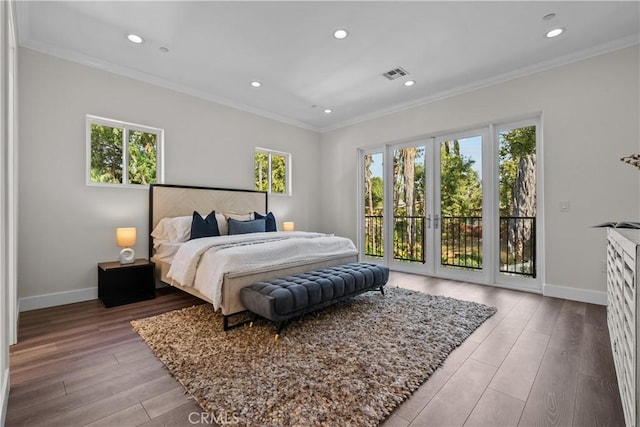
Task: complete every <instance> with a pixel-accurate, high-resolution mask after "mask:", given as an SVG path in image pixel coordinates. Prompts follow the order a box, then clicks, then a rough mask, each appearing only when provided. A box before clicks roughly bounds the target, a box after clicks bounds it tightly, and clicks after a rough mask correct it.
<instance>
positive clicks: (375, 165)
mask: <svg viewBox="0 0 640 427" xmlns="http://www.w3.org/2000/svg"><path fill="white" fill-rule="evenodd" d="M382 159H383V153H373V154H365V155H364V159H363V161H364V168H363V169H364V251H365V252H364V254H365V255H366V256H370V257H376V258H382V257H383V256H384V238H383V236H384V233H383V230H384V223H383V221H384V180H383V171H384V168H383V162H382Z"/></svg>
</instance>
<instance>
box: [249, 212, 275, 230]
mask: <svg viewBox="0 0 640 427" xmlns="http://www.w3.org/2000/svg"><path fill="white" fill-rule="evenodd" d="M253 216H254V217H255V219H263V218H264V231H278V226H277V225H276V217H275V216H273V212H269V213H268V214H266V215H262V214H259V213H258V212H254V213H253Z"/></svg>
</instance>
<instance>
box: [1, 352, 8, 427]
mask: <svg viewBox="0 0 640 427" xmlns="http://www.w3.org/2000/svg"><path fill="white" fill-rule="evenodd" d="M7 363H8V361H7ZM1 392H2V394H1V395H0V399H2V407H1V408H0V409H1V412H0V426H3V425H5V421H6V420H7V405H8V404H9V368H7V369H5V370H4V372H3V373H2V390H1Z"/></svg>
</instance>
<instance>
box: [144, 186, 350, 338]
mask: <svg viewBox="0 0 640 427" xmlns="http://www.w3.org/2000/svg"><path fill="white" fill-rule="evenodd" d="M194 211H197V212H199V213H200V214H203V216H204V215H207V214H208V213H210V212H211V211H216V213H227V214H231V215H232V216H234V214H237V215H238V217H237V219H240V220H243V219H246V218H245V217H244V216H245V215H248V214H250V213H253V212H259V213H263V214H267V213H268V212H269V209H268V196H267V193H265V192H261V191H251V190H236V189H224V188H210V187H194V186H184V185H168V184H153V185H151V186H150V190H149V232H150V236H149V259H150V260H152V261H153V262H154V263H155V264H156V279H157V280H159V281H160V282H162V283H165V284H167V285H169V286H173V287H176V288H178V289H180V290H182V291H185V292H187V293H189V294H191V295H194V296H196V297H198V298H200V299H202V300H204V301H207V302H209V303H212V304H213V305H214V308H216V309H218V308H219V309H220V311H221V313H222V315H223V327H224V329H228V328H230V327H232V326H233V325H230V323H229V319H230V317H231V316H233V315H235V314H238V313H241V312H243V311H245V308H244V307H243V306H242V304H241V302H240V289H242V288H243V287H246V286H249V285H251V284H253V283H256V282H258V281H261V280H270V279H274V278H277V277H284V276H289V275H294V274H299V273H303V272H305V271H309V270H314V269H319V268H324V267H330V266H334V265H339V264H346V263H350V262H356V261H357V260H358V255H357V251H356V250H355V246H353V243H350V245H351V248H347V247H346V245H345V244H344V242H341V241H339V240H338V243H340V245H337V246H336V241H335V240H337V239H342V238H339V237H338V238H333V240H332V238H331V236H329V235H319V233H308V234H306V233H299V232H293V233H289V232H276V233H256V234H255V235H247V239H248V240H249V241H250V242H248V243H245V244H246V245H250V246H251V247H252V248H253V247H256V248H257V247H258V245H257V244H255V243H256V241H258V242H257V243H260V244H262V243H263V242H262V240H273V241H274V242H273V243H272V242H269V244H270V245H277V246H279V247H282V248H284V247H285V245H289V248H291V245H293V244H294V243H293V242H297V241H299V242H300V243H303V244H305V245H306V244H307V243H306V242H307V241H309V242H311V241H313V245H315V246H317V247H314V248H313V250H311V252H310V253H311V254H312V255H310V256H308V257H305V259H296V257H295V256H293V257H290V258H288V259H287V260H279V261H276V260H274V261H270V260H269V261H266V258H265V257H266V256H267V255H265V254H266V253H267V251H262V252H260V254H259V258H261V261H260V262H259V263H258V262H256V263H255V267H251V266H250V267H246V266H245V267H242V268H239V267H229V268H227V269H226V270H225V271H224V274H223V275H222V276H221V277H220V278H219V279H216V281H220V288H219V291H218V293H211V292H210V291H209V287H208V286H207V285H205V283H206V281H207V279H208V277H209V275H210V274H211V271H213V270H220V268H221V267H220V265H221V264H216V262H218V261H217V259H216V258H215V257H219V256H220V255H214V254H213V252H215V251H218V252H219V253H220V254H225V255H226V258H227V260H232V261H233V262H236V263H239V258H242V256H240V255H238V254H240V252H239V249H238V248H235V249H227V248H228V247H230V246H232V245H231V243H233V245H235V244H236V243H235V242H236V241H239V240H241V239H244V238H243V237H241V236H221V238H216V237H210V238H205V239H195V240H194V241H192V242H189V245H192V247H195V246H203V247H204V246H207V245H208V243H207V242H205V241H210V242H211V245H212V246H216V245H219V247H218V248H216V249H215V250H214V249H212V250H211V251H209V250H208V249H206V251H205V252H204V254H203V255H201V259H202V261H200V262H199V263H198V265H197V267H196V271H195V277H194V281H197V282H198V283H200V286H199V287H198V286H196V284H194V283H181V281H180V280H176V277H180V278H182V277H188V276H185V275H179V274H176V272H175V271H173V270H176V265H172V264H174V263H177V264H180V260H183V259H184V257H182V258H180V256H182V255H183V254H182V252H188V250H186V249H187V248H185V247H183V244H182V243H178V244H174V243H172V242H167V241H165V240H160V239H157V238H155V237H154V234H155V236H156V237H157V236H158V234H157V232H156V230H157V228H156V227H158V224H160V223H161V221H163V219H164V218H167V219H169V221H173V219H176V218H184V217H186V216H191V215H192V214H193V212H194ZM167 221H168V220H165V221H164V222H167ZM154 232H155V233H154ZM221 232H223V233H224V230H221ZM262 236H264V239H263V237H262ZM298 237H300V238H302V237H304V238H305V240H304V242H303V241H301V240H296V239H297V238H298ZM292 238H296V239H293V240H292ZM345 240H348V239H345ZM195 241H199V242H195ZM218 241H220V242H224V245H222V244H221V243H220V244H219V243H218ZM349 242H350V241H349ZM227 243H229V245H227ZM320 243H322V244H323V245H324V244H329V243H331V244H332V245H333V246H331V248H329V249H327V251H326V253H325V252H322V251H323V249H321V246H318V245H320ZM184 246H186V244H185V245H184ZM265 247H266V246H265ZM222 249H225V251H223V250H222ZM252 250H255V249H252ZM289 250H290V249H289ZM207 251H209V252H207ZM234 251H236V252H234ZM234 253H235V255H234ZM254 256H255V255H254ZM269 256H271V255H269ZM274 256H275V255H274ZM248 258H250V257H248ZM205 259H206V261H207V262H204V261H205ZM266 262H268V265H267V264H266ZM172 266H173V270H172ZM225 268H226V267H225ZM234 268H237V271H234ZM170 272H171V273H170ZM187 282H188V280H187Z"/></svg>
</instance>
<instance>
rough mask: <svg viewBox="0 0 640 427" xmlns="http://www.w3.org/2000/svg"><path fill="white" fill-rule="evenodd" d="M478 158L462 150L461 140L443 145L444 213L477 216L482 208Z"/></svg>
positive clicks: (442, 186)
mask: <svg viewBox="0 0 640 427" xmlns="http://www.w3.org/2000/svg"><path fill="white" fill-rule="evenodd" d="M474 163H475V160H473V159H471V158H469V157H466V156H464V155H462V154H461V153H460V142H458V140H454V141H447V142H443V143H442V145H441V146H440V210H441V213H442V217H455V216H461V217H468V216H478V214H479V213H481V212H482V181H481V180H480V176H479V175H478V172H477V171H476V170H475V169H473V167H472V166H473V164H474Z"/></svg>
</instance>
